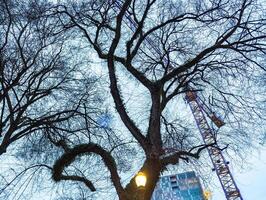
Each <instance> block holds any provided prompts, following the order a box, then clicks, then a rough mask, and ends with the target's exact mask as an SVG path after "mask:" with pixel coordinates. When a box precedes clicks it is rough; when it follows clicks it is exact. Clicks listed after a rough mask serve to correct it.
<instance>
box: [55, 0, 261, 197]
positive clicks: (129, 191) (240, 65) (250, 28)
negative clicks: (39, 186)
mask: <svg viewBox="0 0 266 200" xmlns="http://www.w3.org/2000/svg"><path fill="white" fill-rule="evenodd" d="M262 10H263V6H262V5H260V4H259V2H256V1H253V0H243V1H242V0H241V1H234V2H229V1H221V0H219V1H215V0H213V1H200V2H199V1H197V2H183V1H167V2H165V1H155V0H148V1H145V2H143V1H131V0H126V1H124V2H122V1H106V2H98V1H89V2H86V3H85V2H79V3H73V4H72V6H69V5H67V6H64V5H59V6H58V8H57V11H56V13H57V14H58V15H59V17H60V19H61V21H62V23H63V24H64V26H65V27H74V28H76V30H79V31H80V33H81V34H82V35H83V37H85V39H86V40H87V42H88V44H89V45H90V46H91V47H92V48H93V49H94V50H95V51H96V52H97V54H98V56H99V58H100V59H102V60H104V61H105V62H106V65H107V69H108V75H109V81H110V93H111V96H112V98H113V101H114V104H115V110H116V112H117V113H118V114H119V116H120V119H121V121H122V122H123V124H124V125H125V126H126V127H127V129H128V131H129V133H130V134H131V136H132V137H133V138H134V139H135V140H136V141H137V143H138V145H139V147H138V148H139V149H142V150H143V151H144V153H145V160H144V161H143V165H142V167H140V169H139V170H140V171H143V172H144V173H145V174H146V175H147V179H148V182H147V186H146V190H145V192H144V193H145V194H144V199H150V198H151V195H152V192H153V190H154V188H155V185H156V182H157V180H158V178H159V175H160V173H161V172H162V171H164V169H166V168H167V166H168V165H170V164H174V165H175V164H178V162H179V161H180V159H183V160H186V161H188V160H189V159H190V158H196V159H197V158H199V154H200V152H201V151H202V150H203V149H205V148H206V145H202V144H199V143H197V142H195V140H194V142H193V141H192V142H187V143H186V142H184V141H187V140H186V137H185V134H184V135H183V137H182V134H181V132H180V131H177V132H174V131H175V130H176V128H175V127H176V126H175V125H172V129H169V126H171V123H170V122H168V121H169V119H167V117H164V115H166V114H167V111H166V110H167V106H169V105H170V102H171V101H173V99H177V98H178V97H179V96H180V95H181V94H183V93H185V92H186V91H188V89H189V88H188V85H189V86H190V90H191V88H192V90H199V91H202V93H203V94H205V95H207V96H209V97H210V101H209V104H210V105H212V107H213V108H216V109H218V110H219V111H220V112H221V113H223V114H224V115H226V117H227V118H226V119H227V120H228V121H227V123H228V124H230V125H231V126H232V127H233V128H234V129H237V128H238V129H239V130H240V127H242V130H244V128H243V127H245V125H246V124H247V123H245V122H248V121H250V120H251V119H253V122H254V121H255V120H254V119H258V118H259V119H263V112H264V111H263V108H262V107H261V105H262V104H261V103H262V102H263V101H261V100H262V99H261V100H258V97H260V98H261V97H262V95H261V94H259V92H260V91H261V90H260V89H261V88H255V87H254V85H252V84H254V82H255V81H256V77H257V75H258V74H261V73H262V72H263V71H265V63H264V59H263V57H264V56H265V44H264V42H263V41H264V40H265V38H266V33H265V26H266V24H265V16H264V13H263V12H262ZM119 73H123V74H130V76H131V77H134V78H133V80H132V82H133V83H134V84H141V86H142V87H143V88H144V89H143V90H144V91H146V93H147V94H148V95H149V100H147V99H139V101H140V102H141V101H148V103H147V105H148V106H150V109H149V110H150V111H149V113H148V114H146V116H148V123H147V126H146V127H145V129H144V130H142V129H141V128H140V127H139V126H138V124H137V123H136V122H135V121H134V117H132V116H131V114H130V111H129V110H130V105H127V104H126V102H125V101H124V99H123V94H122V93H123V86H122V85H120V84H119V80H118V76H119ZM120 81H121V82H122V80H120ZM243 83H244V84H247V85H243ZM245 87H246V88H245ZM243 88H244V90H243ZM254 88H255V90H254ZM255 91H256V92H255ZM255 93H256V94H255ZM252 95H254V96H252ZM253 97H254V98H253ZM168 113H169V112H168ZM243 113H245V114H246V115H245V116H246V117H247V116H248V118H247V121H245V120H240V119H241V117H243V115H242V114H243ZM236 124H237V125H236ZM164 128H165V130H164ZM246 128H247V127H246ZM248 131H249V130H248V129H247V131H239V132H238V134H236V135H232V136H228V135H227V136H226V137H223V138H222V139H220V140H221V141H222V142H224V143H228V141H230V143H232V144H236V143H237V142H238V141H237V140H239V141H240V145H244V144H247V143H249V142H250V141H249V139H250V138H251V139H253V138H254V137H253V136H251V135H252V134H250V133H247V132H248ZM244 133H247V134H244ZM170 134H172V135H174V137H173V139H172V141H173V142H175V148H176V152H175V153H174V154H171V155H165V154H164V150H165V149H166V148H167V143H166V140H164V138H167V137H168V138H169V136H170ZM189 134H191V133H188V135H189ZM221 136H223V135H221ZM219 137H220V136H219ZM182 138H183V139H182ZM184 138H185V139H184ZM237 138H238V139H237ZM178 139H179V140H178ZM218 139H219V138H218ZM176 143H178V145H177V144H176ZM86 153H94V154H96V155H98V156H100V157H101V158H102V160H103V162H104V164H105V165H106V167H107V168H108V170H109V172H110V178H111V181H112V183H113V185H114V187H115V189H116V192H117V194H118V196H119V199H134V198H135V196H134V194H135V193H136V192H137V188H136V185H135V182H134V177H133V178H132V179H131V181H130V182H129V183H128V184H127V186H126V187H124V186H123V185H122V184H121V181H120V176H119V174H118V170H117V164H116V162H115V160H114V158H113V156H112V153H111V152H110V151H108V150H107V149H106V148H104V147H103V146H102V145H100V144H97V143H92V142H90V143H84V144H80V145H77V146H74V147H72V148H70V149H68V150H67V151H66V153H64V154H63V155H62V156H61V157H60V158H59V159H58V160H57V161H56V163H55V165H54V167H53V178H54V180H55V181H61V180H69V179H70V178H69V177H67V176H65V175H63V171H64V168H65V167H66V166H68V165H70V164H71V163H72V162H73V161H74V159H75V158H76V157H77V156H79V155H83V154H86ZM72 178H73V177H72ZM84 178H85V177H79V178H76V180H77V181H82V182H84V183H85V184H86V185H87V186H88V188H89V189H90V190H92V191H94V190H95V189H96V188H95V187H94V186H93V183H92V182H91V181H89V180H88V179H84ZM78 179H79V180H78ZM81 179H82V180H81Z"/></svg>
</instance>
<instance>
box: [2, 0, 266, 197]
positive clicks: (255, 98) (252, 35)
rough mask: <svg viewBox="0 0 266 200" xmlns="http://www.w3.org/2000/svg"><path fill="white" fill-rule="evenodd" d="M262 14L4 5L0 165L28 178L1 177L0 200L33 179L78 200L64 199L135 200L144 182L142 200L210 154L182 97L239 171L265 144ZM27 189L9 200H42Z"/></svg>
mask: <svg viewBox="0 0 266 200" xmlns="http://www.w3.org/2000/svg"><path fill="white" fill-rule="evenodd" d="M265 6H266V5H265V4H263V2H260V1H256V0H235V1H227V0H201V1H182V0H179V1H177V0H168V1H163V0H146V1H138V0H124V1H120V0H108V1H98V0H87V1H85V0H84V1H83V0H80V1H61V2H58V3H54V2H53V1H51V2H46V1H42V0H38V1H24V2H21V1H18V0H17V1H16V0H1V4H0V8H1V17H0V26H1V30H0V31H1V40H0V72H1V74H0V80H1V90H0V106H1V107H0V109H1V112H0V114H1V116H0V117H1V120H0V131H1V132H0V155H1V157H0V159H2V158H4V159H5V160H8V159H10V158H8V157H5V155H6V154H7V155H9V154H11V155H15V156H14V157H15V159H16V160H19V161H20V162H22V163H24V164H25V169H23V170H22V172H21V168H19V169H16V170H15V172H14V177H15V178H14V179H12V176H10V175H9V176H8V175H7V172H6V173H5V172H3V173H2V179H1V180H0V181H3V182H4V184H3V185H4V187H3V188H2V189H1V190H0V196H1V195H2V196H3V197H4V198H6V199H8V198H12V197H13V199H15V197H16V198H17V196H16V195H17V194H14V193H13V194H12V191H11V189H12V188H13V189H14V188H16V183H17V180H18V179H19V180H22V182H23V180H24V179H23V178H22V176H23V175H24V176H26V177H27V178H26V179H25V182H31V180H32V178H31V177H35V176H36V175H37V173H40V174H42V175H39V179H36V180H35V182H36V183H38V184H41V180H44V179H46V181H48V182H50V183H53V185H54V186H55V187H56V188H58V187H57V186H58V185H60V184H61V185H60V187H61V188H64V189H68V188H72V189H73V191H78V194H77V193H74V192H73V193H72V194H71V193H70V194H69V196H68V197H66V196H65V197H64V196H62V198H65V199H66V198H69V199H71V198H79V199H88V198H90V195H95V196H94V198H101V197H100V195H101V193H103V191H104V188H105V190H106V188H113V192H114V191H115V193H116V194H117V197H116V198H119V199H120V200H131V199H135V198H136V196H135V194H136V193H137V191H138V189H137V187H136V184H135V182H134V176H135V175H136V174H137V172H138V171H142V172H144V173H145V174H146V175H147V180H148V181H147V186H146V189H145V191H144V194H143V195H144V199H147V200H148V199H150V198H151V195H152V193H153V190H154V188H155V186H156V183H157V181H158V179H159V177H160V174H162V173H163V172H165V171H167V170H168V169H169V167H170V166H176V167H177V168H178V167H179V165H180V163H182V162H188V164H191V165H192V164H193V163H194V165H195V167H199V166H197V161H196V160H200V155H201V154H202V153H204V151H205V149H206V148H207V146H208V145H205V144H204V142H203V141H202V139H201V136H200V133H199V131H198V130H197V129H196V125H195V122H194V121H193V116H192V113H191V112H190V111H189V109H188V105H187V103H186V100H185V99H184V97H185V93H186V92H188V91H194V92H197V95H198V96H199V97H200V98H201V100H202V101H203V102H204V104H206V106H207V107H208V108H210V109H211V110H212V111H213V112H216V113H219V115H220V116H221V117H222V118H223V121H224V122H225V126H223V127H222V128H215V127H213V128H214V132H215V136H214V137H215V140H216V142H215V144H213V145H217V144H218V145H219V146H221V147H224V146H227V150H228V153H229V155H230V154H231V155H232V154H233V155H234V156H235V155H236V159H237V157H241V158H242V159H246V158H247V156H248V155H249V154H248V153H249V152H250V151H251V150H252V149H254V148H258V146H259V145H260V144H263V142H264V141H265V114H266V113H265V110H266V107H265V103H266V98H265V96H264V93H265V74H266V65H265V61H266V60H265V58H266V57H265V54H266V43H265V39H266V16H265V15H266V14H265V12H263V10H265ZM208 122H209V123H210V124H211V125H212V123H213V122H212V121H211V120H209V119H208ZM169 149H172V150H173V149H174V151H173V152H172V153H170V154H169V153H168V151H167V150H169ZM244 149H246V150H244ZM225 153H226V152H225ZM12 159H13V158H12ZM202 162H203V163H204V162H205V163H206V162H207V161H202ZM8 170H9V168H8ZM8 170H7V171H8ZM29 171H30V172H31V174H28V173H29ZM41 172H43V173H41ZM40 176H41V177H42V178H40ZM47 177H48V178H47ZM50 177H52V179H50ZM126 177H127V178H126ZM128 177H130V178H128ZM106 181H107V182H106ZM38 184H36V185H38ZM29 185H33V186H32V187H31V188H32V189H29V190H27V192H24V191H22V192H21V191H20V190H16V191H18V192H17V193H19V194H21V195H20V196H19V198H22V197H23V195H24V193H25V198H28V197H30V196H31V195H30V193H31V192H33V191H35V190H37V189H38V188H35V189H34V185H35V184H33V183H32V182H31V183H30V184H29ZM36 185H35V186H36ZM9 188H11V189H10V190H9ZM74 188H75V189H74ZM52 189H53V188H52ZM52 189H51V191H52ZM97 191H98V192H97ZM62 193H63V192H58V193H56V194H57V196H56V197H54V199H60V198H61V195H63V194H62ZM12 195H13V196H12ZM26 195H28V196H27V197H26Z"/></svg>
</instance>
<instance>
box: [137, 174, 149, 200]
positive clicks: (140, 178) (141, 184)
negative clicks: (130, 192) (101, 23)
mask: <svg viewBox="0 0 266 200" xmlns="http://www.w3.org/2000/svg"><path fill="white" fill-rule="evenodd" d="M135 182H136V185H137V189H138V191H139V192H138V193H137V194H136V196H137V197H139V198H137V200H144V189H145V186H146V183H147V177H146V175H145V174H144V173H143V172H138V174H137V175H136V177H135Z"/></svg>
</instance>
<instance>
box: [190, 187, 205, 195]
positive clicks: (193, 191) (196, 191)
mask: <svg viewBox="0 0 266 200" xmlns="http://www.w3.org/2000/svg"><path fill="white" fill-rule="evenodd" d="M189 193H190V194H191V195H193V196H197V195H202V192H201V189H200V188H193V189H190V190H189Z"/></svg>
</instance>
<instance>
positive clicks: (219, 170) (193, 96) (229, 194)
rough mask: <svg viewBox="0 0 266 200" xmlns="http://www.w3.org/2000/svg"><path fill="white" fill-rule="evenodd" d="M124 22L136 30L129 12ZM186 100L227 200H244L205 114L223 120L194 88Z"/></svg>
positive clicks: (117, 6) (117, 4)
mask: <svg viewBox="0 0 266 200" xmlns="http://www.w3.org/2000/svg"><path fill="white" fill-rule="evenodd" d="M113 2H114V5H115V6H114V10H115V11H117V12H119V11H120V9H121V8H122V3H121V1H120V0H114V1H113ZM124 20H125V22H126V24H127V26H128V27H129V28H130V29H131V30H132V31H135V30H136V28H137V24H136V22H135V21H134V20H133V19H132V18H131V16H130V13H129V12H126V13H125V19H124ZM144 44H145V45H147V46H149V47H150V48H151V49H150V50H153V51H155V52H156V53H158V54H159V55H162V53H161V51H160V49H159V48H158V46H157V45H156V44H155V43H154V42H153V41H152V40H151V39H150V38H149V37H146V38H145V40H144ZM163 62H165V63H168V60H167V59H166V58H165V57H164V59H163ZM172 68H173V67H172ZM188 88H189V87H188ZM185 98H186V101H187V102H188V104H189V107H190V108H191V111H192V114H193V116H194V119H195V121H196V124H197V127H198V129H199V131H200V133H201V136H202V139H203V141H204V143H205V145H206V146H208V147H207V149H208V153H209V156H210V158H211V161H212V164H213V167H214V168H213V170H214V171H215V172H216V174H217V176H218V179H219V181H220V183H221V185H222V188H223V191H224V194H225V196H226V199H227V200H243V198H242V196H241V193H240V191H239V189H238V187H237V185H236V182H235V181H234V178H233V176H232V173H231V172H230V169H229V167H228V164H229V162H227V161H226V159H225V158H224V156H223V154H222V150H221V149H220V148H219V146H218V145H217V143H216V139H215V136H214V131H213V129H212V128H211V127H210V126H209V124H208V121H207V119H206V117H205V114H206V115H207V117H209V118H210V119H211V121H212V122H213V123H214V124H215V125H216V126H217V127H219V128H220V127H221V126H223V125H224V124H225V123H224V122H223V121H222V120H221V119H219V117H217V116H216V115H215V113H213V112H212V111H211V110H210V109H209V108H208V106H207V105H206V104H205V103H204V101H202V100H201V99H200V97H199V96H198V95H197V93H196V92H195V91H193V89H192V88H189V89H188V91H187V92H186V97H185ZM204 113H205V114H204Z"/></svg>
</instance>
